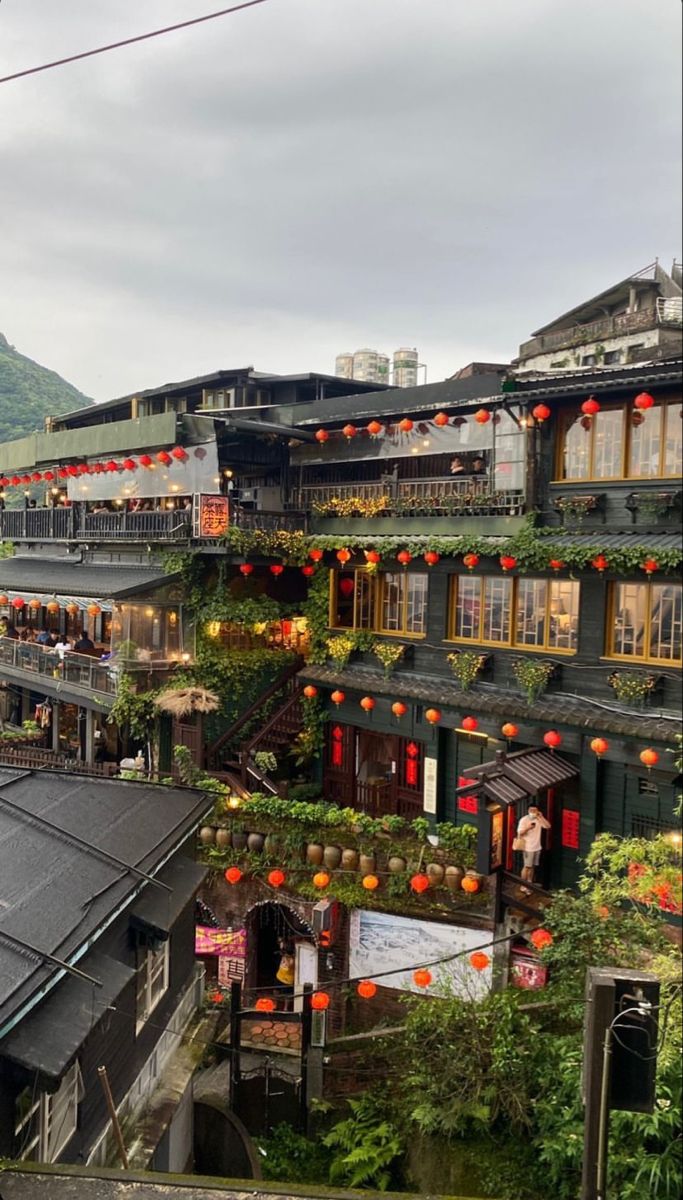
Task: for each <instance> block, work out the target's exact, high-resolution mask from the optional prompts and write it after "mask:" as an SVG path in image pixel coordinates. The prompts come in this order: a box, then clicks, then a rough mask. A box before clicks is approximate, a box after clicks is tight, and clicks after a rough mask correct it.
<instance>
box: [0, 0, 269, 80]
mask: <svg viewBox="0 0 683 1200" xmlns="http://www.w3.org/2000/svg"><path fill="white" fill-rule="evenodd" d="M265 3H266V0H243V3H241V4H233V5H231V7H230V8H222V9H220V11H219V12H212V13H207V14H206V16H204V17H193V18H192V19H191V20H189V21H179V22H178V23H177V24H176V25H166V26H165V27H164V28H163V29H153V30H151V32H150V33H139V34H137V35H136V36H135V37H130V38H124V40H123V41H121V42H110V43H109V45H107V46H98V47H97V48H96V49H95V50H83V51H81V53H80V54H70V55H69V56H68V58H57V59H55V60H54V61H53V62H48V63H42V64H41V66H39V67H28V68H27V69H26V70H25V71H15V72H14V74H13V75H4V76H2V78H0V83H11V81H12V80H13V79H23V78H24V76H25V75H37V74H38V72H39V71H51V70H52V68H53V67H64V66H66V65H67V64H68V63H72V62H78V61H79V60H80V59H82V58H92V57H93V56H94V55H95V54H106V53H107V51H108V50H120V49H121V47H122V46H132V45H134V44H135V43H136V42H146V41H148V40H149V39H150V38H156V37H161V35H162V34H164V33H175V32H176V30H178V29H188V28H189V26H190V25H202V24H203V23H204V22H205V21H215V20H216V18H217V17H227V16H229V15H230V14H231V13H236V12H240V11H241V10H242V9H243V8H255V7H256V5H257V4H265Z"/></svg>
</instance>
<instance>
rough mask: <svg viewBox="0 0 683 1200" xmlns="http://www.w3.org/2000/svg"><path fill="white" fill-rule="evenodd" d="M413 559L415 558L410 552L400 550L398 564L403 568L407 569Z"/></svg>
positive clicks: (397, 557)
mask: <svg viewBox="0 0 683 1200" xmlns="http://www.w3.org/2000/svg"><path fill="white" fill-rule="evenodd" d="M412 557H413V556H412V554H411V553H410V550H399V552H398V554H397V555H396V560H397V562H400V564H401V566H402V567H407V566H408V563H409V562H411V561H412Z"/></svg>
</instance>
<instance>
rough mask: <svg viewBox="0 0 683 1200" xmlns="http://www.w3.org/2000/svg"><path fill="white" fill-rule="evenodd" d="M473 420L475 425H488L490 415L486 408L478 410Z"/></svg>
mask: <svg viewBox="0 0 683 1200" xmlns="http://www.w3.org/2000/svg"><path fill="white" fill-rule="evenodd" d="M474 419H475V421H476V422H477V425H488V423H489V421H490V420H491V414H490V412H489V410H488V409H487V408H480V409H478V411H477V412H475V414H474Z"/></svg>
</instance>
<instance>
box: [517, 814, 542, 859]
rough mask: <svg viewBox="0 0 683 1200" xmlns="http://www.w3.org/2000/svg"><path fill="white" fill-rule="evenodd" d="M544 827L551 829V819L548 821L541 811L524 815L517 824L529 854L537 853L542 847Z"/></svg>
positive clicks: (518, 831)
mask: <svg viewBox="0 0 683 1200" xmlns="http://www.w3.org/2000/svg"><path fill="white" fill-rule="evenodd" d="M544 829H550V821H546V819H545V817H544V816H542V815H541V813H535V814H534V815H533V816H526V817H522V819H521V821H520V822H519V825H518V826H517V836H518V837H522V838H524V849H525V851H526V853H527V854H535V853H536V851H537V850H540V849H541V834H542V832H543V830H544Z"/></svg>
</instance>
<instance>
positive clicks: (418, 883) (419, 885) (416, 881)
mask: <svg viewBox="0 0 683 1200" xmlns="http://www.w3.org/2000/svg"><path fill="white" fill-rule="evenodd" d="M410 887H411V890H412V891H413V892H415V893H416V894H417V895H418V896H420V895H421V894H422V892H426V891H427V888H428V887H429V875H424V874H422V872H420V873H419V874H417V875H413V877H412V879H411V881H410Z"/></svg>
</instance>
